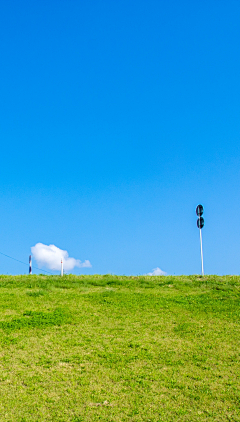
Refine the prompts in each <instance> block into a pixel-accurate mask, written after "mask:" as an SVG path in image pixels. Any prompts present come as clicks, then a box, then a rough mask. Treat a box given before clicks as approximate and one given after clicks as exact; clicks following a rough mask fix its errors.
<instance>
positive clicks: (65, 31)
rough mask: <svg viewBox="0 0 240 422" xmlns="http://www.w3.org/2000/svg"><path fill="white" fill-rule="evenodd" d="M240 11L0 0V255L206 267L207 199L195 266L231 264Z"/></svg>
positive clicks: (237, 236) (124, 268)
mask: <svg viewBox="0 0 240 422" xmlns="http://www.w3.org/2000/svg"><path fill="white" fill-rule="evenodd" d="M239 19H240V3H239V1H233V0H230V1H228V2H226V1H221V0H220V1H212V0H208V1H202V2H197V1H181V2H179V1H172V0H168V1H161V2H160V1H153V0H152V1H151V0H148V1H146V0H144V1H141V0H140V1H139V0H138V1H132V0H128V1H125V0H123V1H121V2H112V1H110V0H105V1H97V0H90V1H88V2H83V1H76V0H73V1H67V0H60V1H59V0H58V1H53V0H52V1H41V2H40V1H35V2H32V1H26V0H22V1H21V2H19V1H16V0H15V1H13V0H9V1H8V2H4V1H1V14H0V37H1V54H0V95H1V102H0V115H1V118H0V140H1V151H0V180H1V195H0V217H1V229H0V252H2V253H5V254H7V255H10V256H12V257H15V258H16V259H19V260H21V261H24V262H26V263H27V262H28V255H29V253H30V248H31V247H32V246H34V245H35V244H36V243H38V242H41V243H43V244H46V245H49V244H54V245H56V246H57V247H59V248H61V249H64V250H67V251H68V252H69V255H70V256H72V257H74V258H76V259H80V260H82V261H84V260H85V259H87V260H90V262H91V264H92V268H76V269H75V270H73V272H75V273H76V274H81V273H84V274H95V273H101V274H104V273H114V274H126V275H128V274H146V273H148V272H150V271H151V270H152V269H153V268H156V267H159V268H161V269H162V270H163V271H166V272H167V273H168V274H194V273H200V271H201V263H200V246H199V231H198V229H197V226H196V218H197V217H196V214H195V208H196V206H197V204H198V203H202V204H203V206H204V217H205V227H204V229H203V253H204V267H205V272H206V273H208V274H239V272H240V225H239V218H240V217H239V210H240V200H239V173H240V171H239V169H240V166H239V152H240V147H239V140H240V101H239V98H240V78H239V75H240V54H239V52H240V48H239V47H240V26H239ZM34 265H37V264H36V262H34ZM45 269H46V268H45ZM27 270H28V268H27V266H26V267H25V266H24V265H22V264H20V263H17V262H14V261H12V260H10V259H8V258H6V257H4V256H2V255H0V273H8V274H19V273H25V272H26V271H27ZM36 272H37V271H36Z"/></svg>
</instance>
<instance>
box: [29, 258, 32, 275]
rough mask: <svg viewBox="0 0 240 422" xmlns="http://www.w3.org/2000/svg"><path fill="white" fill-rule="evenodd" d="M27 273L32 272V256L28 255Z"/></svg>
mask: <svg viewBox="0 0 240 422" xmlns="http://www.w3.org/2000/svg"><path fill="white" fill-rule="evenodd" d="M29 274H32V256H31V255H29Z"/></svg>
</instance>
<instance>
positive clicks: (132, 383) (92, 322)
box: [0, 275, 240, 422]
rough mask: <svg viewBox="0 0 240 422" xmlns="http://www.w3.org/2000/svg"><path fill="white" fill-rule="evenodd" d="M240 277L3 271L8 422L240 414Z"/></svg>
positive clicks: (2, 406)
mask: <svg viewBox="0 0 240 422" xmlns="http://www.w3.org/2000/svg"><path fill="white" fill-rule="evenodd" d="M239 297H240V277H237V276H226V277H216V276H209V277H208V276H206V277H200V276H189V277H185V276H181V277H150V276H146V277H117V276H111V275H106V276H71V275H69V276H64V277H62V278H61V277H55V276H35V275H32V276H15V277H12V276H0V340H1V351H0V421H1V422H2V421H4V422H9V421H14V422H23V421H25V422H31V421H38V422H42V421H59V422H60V421H61V422H65V421H70V422H80V421H119V422H120V421H145V422H147V421H152V422H153V421H154V422H157V421H164V422H170V421H174V422H175V421H240V382H239V375H240V359H239V351H240V347H239V344H240V341H239V340H240V337H239V334H240V332H239V321H240V307H239Z"/></svg>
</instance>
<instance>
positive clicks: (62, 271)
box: [61, 259, 63, 276]
mask: <svg viewBox="0 0 240 422" xmlns="http://www.w3.org/2000/svg"><path fill="white" fill-rule="evenodd" d="M61 276H63V260H62V259H61Z"/></svg>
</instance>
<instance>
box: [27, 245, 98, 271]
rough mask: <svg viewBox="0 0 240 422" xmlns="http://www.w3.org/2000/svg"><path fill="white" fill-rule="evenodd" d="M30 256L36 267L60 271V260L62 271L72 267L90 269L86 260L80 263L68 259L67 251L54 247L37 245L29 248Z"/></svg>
mask: <svg viewBox="0 0 240 422" xmlns="http://www.w3.org/2000/svg"><path fill="white" fill-rule="evenodd" d="M31 251H32V255H33V257H34V258H35V259H36V261H37V263H38V265H39V266H40V267H41V266H45V267H47V268H49V269H50V270H59V271H60V270H61V259H62V260H63V269H64V270H65V271H70V270H72V269H73V268H74V267H79V268H91V266H92V265H91V263H90V261H88V260H85V261H84V262H81V261H80V260H79V259H75V258H70V257H69V255H68V252H67V251H63V250H62V249H59V248H58V247H57V246H55V245H44V244H43V243H37V244H36V245H35V246H32V247H31Z"/></svg>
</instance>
